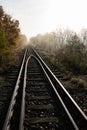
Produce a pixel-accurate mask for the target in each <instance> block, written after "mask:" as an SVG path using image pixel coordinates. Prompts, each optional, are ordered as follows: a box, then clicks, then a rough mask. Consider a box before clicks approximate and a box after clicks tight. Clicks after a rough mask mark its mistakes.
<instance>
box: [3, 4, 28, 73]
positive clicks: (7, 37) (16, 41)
mask: <svg viewBox="0 0 87 130" xmlns="http://www.w3.org/2000/svg"><path fill="white" fill-rule="evenodd" d="M26 41H27V40H26V37H25V36H24V35H22V34H21V33H20V28H19V21H18V20H15V19H13V18H12V17H11V16H10V15H9V14H7V13H5V11H4V10H3V7H2V6H0V72H2V71H3V70H4V69H6V66H9V65H11V64H12V63H13V61H14V60H15V59H14V58H16V57H14V54H15V50H16V48H19V46H22V44H21V43H23V42H26Z"/></svg>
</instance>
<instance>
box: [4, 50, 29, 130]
mask: <svg viewBox="0 0 87 130" xmlns="http://www.w3.org/2000/svg"><path fill="white" fill-rule="evenodd" d="M26 53H27V49H26V50H25V53H24V57H23V61H22V65H21V68H20V71H19V74H18V78H17V81H16V85H15V89H14V91H13V95H12V98H11V102H10V105H9V108H8V111H7V115H6V118H5V122H4V125H3V128H2V130H10V120H11V117H12V115H13V112H14V105H15V103H16V96H17V94H18V89H19V83H20V78H21V74H22V70H23V67H24V62H25V57H26Z"/></svg>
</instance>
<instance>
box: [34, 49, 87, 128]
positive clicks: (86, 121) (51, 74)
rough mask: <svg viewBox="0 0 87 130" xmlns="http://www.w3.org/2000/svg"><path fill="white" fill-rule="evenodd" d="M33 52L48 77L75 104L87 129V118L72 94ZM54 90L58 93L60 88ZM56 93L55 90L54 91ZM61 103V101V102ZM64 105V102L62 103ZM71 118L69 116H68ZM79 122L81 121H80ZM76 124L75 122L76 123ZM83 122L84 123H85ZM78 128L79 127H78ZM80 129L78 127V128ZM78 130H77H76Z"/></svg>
mask: <svg viewBox="0 0 87 130" xmlns="http://www.w3.org/2000/svg"><path fill="white" fill-rule="evenodd" d="M33 51H34V52H35V54H36V56H37V57H38V58H39V60H40V62H41V63H42V65H43V66H44V68H45V70H46V72H47V74H48V76H49V77H50V79H51V80H54V84H57V85H58V86H60V88H61V91H62V92H63V93H64V95H66V96H67V97H68V99H69V101H70V102H71V103H72V104H73V106H74V107H75V109H76V110H77V111H78V113H79V114H80V116H81V117H82V119H83V121H84V122H85V125H86V128H87V116H86V115H85V114H84V112H83V111H82V110H81V108H80V107H79V106H78V105H77V103H76V102H75V101H74V99H73V98H72V97H71V96H70V94H69V93H68V91H67V90H66V89H65V88H64V86H63V85H62V84H61V82H60V81H59V80H58V79H57V77H56V76H55V75H54V74H53V72H52V71H51V70H50V68H49V67H48V66H47V65H46V64H45V62H44V61H43V60H42V58H41V57H40V56H39V54H38V53H37V52H36V51H35V50H34V49H33ZM54 86H55V85H54ZM54 89H57V92H58V88H54ZM54 91H55V90H54ZM55 92H56V91H55ZM58 95H59V96H60V98H61V95H60V94H59V92H58ZM60 102H61V100H60ZM61 103H62V102H61ZM63 103H64V104H65V102H64V101H63ZM62 105H63V104H62ZM65 106H66V104H65ZM65 106H64V109H65V111H66V113H67V110H68V111H69V109H67V110H66V108H67V106H66V108H65ZM70 115H71V112H70ZM68 116H69V115H68ZM69 118H70V120H71V117H69ZM78 120H79V119H78ZM73 121H74V119H73V120H72V123H73ZM74 122H75V121H74ZM84 122H83V123H84ZM76 126H77V125H76ZM77 128H78V127H77ZM76 130H77V129H76Z"/></svg>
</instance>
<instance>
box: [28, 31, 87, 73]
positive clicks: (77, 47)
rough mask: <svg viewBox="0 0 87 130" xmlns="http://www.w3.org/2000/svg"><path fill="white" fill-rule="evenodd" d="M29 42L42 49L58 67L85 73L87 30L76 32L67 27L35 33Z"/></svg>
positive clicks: (86, 69) (86, 66)
mask: <svg viewBox="0 0 87 130" xmlns="http://www.w3.org/2000/svg"><path fill="white" fill-rule="evenodd" d="M30 43H31V44H32V45H33V46H35V47H37V48H39V49H40V50H44V51H45V53H46V55H47V56H48V55H49V58H50V60H51V61H52V62H53V63H54V64H55V65H57V66H59V67H60V68H63V69H65V70H68V71H71V72H72V73H75V74H80V73H81V74H87V30H86V29H82V30H81V31H80V32H79V33H76V32H74V31H72V30H69V29H59V30H56V31H55V32H51V33H46V34H44V35H41V34H39V35H37V36H36V37H32V38H31V39H30Z"/></svg>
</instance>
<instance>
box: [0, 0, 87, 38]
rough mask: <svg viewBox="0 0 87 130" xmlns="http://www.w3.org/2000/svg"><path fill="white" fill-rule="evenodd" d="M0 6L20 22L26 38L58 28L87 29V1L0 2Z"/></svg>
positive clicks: (15, 0) (34, 0)
mask: <svg viewBox="0 0 87 130" xmlns="http://www.w3.org/2000/svg"><path fill="white" fill-rule="evenodd" d="M0 5H2V6H3V8H4V10H5V11H6V12H7V13H9V14H10V15H11V16H12V17H13V18H15V19H18V20H19V21H20V28H21V31H22V33H24V34H26V35H27V37H28V38H29V37H31V36H33V35H36V34H38V33H45V32H51V31H55V30H56V29H58V28H70V29H73V30H75V31H79V30H80V29H81V28H87V0H0Z"/></svg>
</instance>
